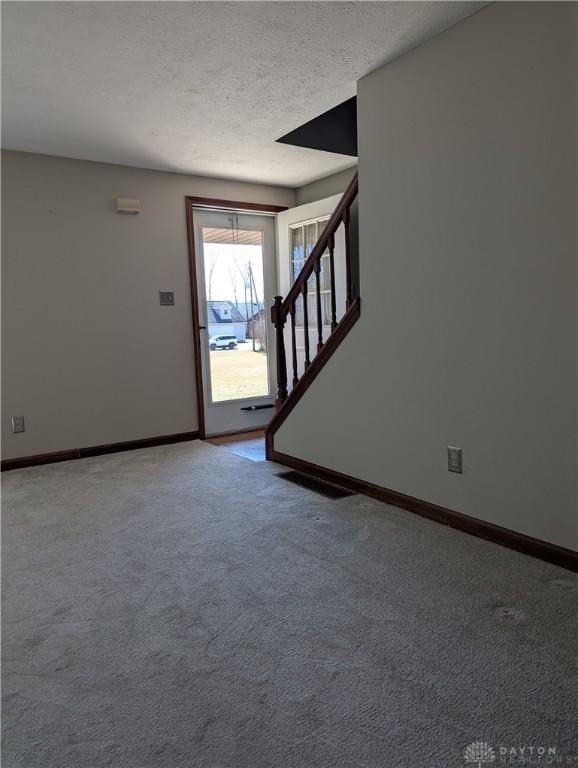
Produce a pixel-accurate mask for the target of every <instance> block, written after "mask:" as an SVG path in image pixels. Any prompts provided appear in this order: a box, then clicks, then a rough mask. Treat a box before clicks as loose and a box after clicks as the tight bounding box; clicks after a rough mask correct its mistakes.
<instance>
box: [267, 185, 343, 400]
mask: <svg viewBox="0 0 578 768" xmlns="http://www.w3.org/2000/svg"><path fill="white" fill-rule="evenodd" d="M357 191H358V182H357V173H356V174H355V176H354V177H353V179H352V180H351V182H350V184H349V186H348V187H347V189H346V190H345V192H344V194H343V197H342V198H341V200H340V201H339V203H338V205H337V207H336V209H335V211H334V212H333V214H332V215H331V218H330V219H329V221H328V223H327V226H326V227H325V229H324V230H323V232H322V234H321V236H320V237H319V239H318V241H317V243H316V244H315V246H314V248H313V250H312V251H311V254H310V255H309V257H308V258H307V260H306V262H305V264H304V265H303V268H302V270H301V272H300V273H299V275H298V276H297V278H296V279H295V282H294V283H293V285H292V286H291V289H290V290H289V293H288V294H287V296H286V297H285V298H283V297H282V296H275V299H274V304H273V306H272V307H271V320H272V322H273V324H274V326H275V334H276V341H277V400H276V407H277V410H279V409H280V408H281V406H282V405H283V403H284V402H285V400H286V399H287V397H288V394H289V393H288V390H287V355H286V351H285V332H284V329H285V325H286V323H287V319H288V318H290V323H291V358H292V371H293V387H295V386H296V385H297V384H298V383H299V379H300V376H299V372H298V360H297V342H296V336H295V330H296V314H297V301H298V300H299V298H302V300H303V342H304V352H305V362H304V366H305V371H306V370H307V369H308V368H309V366H310V365H311V350H310V346H311V344H310V339H309V304H308V293H309V286H308V283H309V279H310V278H311V276H312V275H315V295H316V300H315V310H316V311H315V315H316V317H315V321H316V323H317V353H319V352H320V351H321V349H322V348H323V346H324V344H325V342H326V341H327V339H324V338H323V310H322V303H321V302H322V299H321V259H322V257H323V256H324V255H325V253H326V252H327V251H329V271H330V275H329V278H330V296H331V305H330V306H331V323H330V327H331V333H333V331H334V330H335V329H336V327H337V325H338V321H337V297H336V295H335V233H336V232H337V230H338V228H339V227H340V226H341V224H343V226H344V229H345V286H346V297H345V306H346V310H347V309H349V307H350V305H351V303H352V301H353V298H354V297H353V285H352V274H351V236H350V223H351V206H352V205H353V203H354V202H355V199H356V197H357ZM331 333H330V335H331ZM328 338H329V337H328Z"/></svg>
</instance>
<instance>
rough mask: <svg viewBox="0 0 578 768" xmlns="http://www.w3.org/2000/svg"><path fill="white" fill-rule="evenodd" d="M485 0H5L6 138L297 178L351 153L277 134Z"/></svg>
mask: <svg viewBox="0 0 578 768" xmlns="http://www.w3.org/2000/svg"><path fill="white" fill-rule="evenodd" d="M481 5H483V3H468V2H431V3H430V2H353V3H342V2H136V3H134V2H3V3H2V64H3V69H2V91H3V93H2V96H3V103H2V107H3V110H2V112H3V114H2V120H3V124H2V133H3V146H4V147H6V148H10V149H18V150H23V151H28V152H41V153H45V154H50V155H62V156H65V157H76V158H84V159H88V160H100V161H103V162H111V163H119V164H122V165H134V166H138V167H143V168H155V169H159V170H168V171H179V172H184V173H195V174H202V175H207V176H220V177H225V178H232V179H245V180H249V181H259V182H266V183H273V184H282V185H286V186H291V187H295V186H299V185H301V184H304V183H307V182H309V181H313V180H315V179H317V178H320V177H322V176H325V175H327V174H329V173H332V172H335V171H338V170H341V169H342V168H346V167H348V166H350V165H351V164H352V159H351V158H348V157H344V156H342V155H334V154H330V153H325V152H317V151H314V150H309V149H301V148H297V147H291V146H284V145H282V144H276V143H275V139H277V138H279V137H280V136H283V135H284V134H286V133H287V132H289V131H291V130H293V129H294V128H296V127H297V126H299V125H301V124H302V123H304V122H306V121H307V120H310V119H311V118H313V117H315V116H317V115H318V114H320V113H321V112H324V111H325V110H327V109H329V108H330V107H333V106H335V105H336V104H339V103H340V102H342V101H345V99H348V98H349V97H351V96H353V95H354V94H355V90H356V85H355V84H356V81H357V80H358V79H359V78H360V77H362V76H363V75H365V74H367V73H368V72H370V71H371V70H373V69H375V68H376V67H378V66H380V65H381V64H383V63H385V62H386V61H389V60H391V59H393V58H395V57H396V56H399V55H400V54H401V53H403V52H404V51H406V50H409V49H410V48H412V47H414V46H415V45H417V44H419V43H421V42H423V41H424V40H426V39H428V38H430V37H432V36H433V35H434V34H436V33H438V32H440V31H441V30H443V29H445V28H447V27H448V26H451V25H452V24H453V23H455V22H457V21H459V20H460V19H462V18H464V17H465V16H467V15H469V14H470V13H472V12H474V11H475V10H477V9H478V8H479V7H480V6H481Z"/></svg>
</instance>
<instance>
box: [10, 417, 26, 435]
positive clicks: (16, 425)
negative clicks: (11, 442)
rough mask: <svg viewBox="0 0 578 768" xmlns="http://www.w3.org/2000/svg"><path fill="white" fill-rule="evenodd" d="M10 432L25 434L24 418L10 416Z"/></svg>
mask: <svg viewBox="0 0 578 768" xmlns="http://www.w3.org/2000/svg"><path fill="white" fill-rule="evenodd" d="M12 432H14V433H15V434H16V433H17V432H26V426H25V424H24V416H12Z"/></svg>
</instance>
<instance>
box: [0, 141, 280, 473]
mask: <svg viewBox="0 0 578 768" xmlns="http://www.w3.org/2000/svg"><path fill="white" fill-rule="evenodd" d="M2 193H3V194H2V224H3V227H2V278H3V280H2V291H3V302H2V342H3V344H2V353H3V359H2V363H3V365H2V374H3V381H2V395H3V417H2V438H3V457H4V458H12V457H17V456H27V455H32V454H38V453H46V452H50V451H59V450H66V449H70V448H79V447H85V446H91V445H99V444H105V443H114V442H121V441H125V440H136V439H139V438H145V437H152V436H155V435H166V434H172V433H176V432H186V431H189V430H194V429H196V428H197V417H196V401H195V381H194V370H193V352H192V327H191V306H190V294H189V282H188V281H189V272H188V252H187V239H186V228H185V207H184V197H185V195H187V194H190V195H202V196H206V197H218V198H225V199H226V198H229V199H233V200H243V201H252V202H262V203H273V204H278V205H286V206H292V205H294V192H293V191H292V190H287V189H280V188H275V187H267V186H259V185H252V184H242V183H237V182H227V181H222V180H217V179H204V178H199V177H194V176H184V175H177V174H170V173H159V172H155V171H146V170H140V169H136V168H128V167H124V166H116V165H106V164H102V163H92V162H84V161H79V160H67V159H62V158H55V157H47V156H44V155H33V154H26V153H18V152H4V153H3V154H2ZM118 196H124V197H134V198H138V199H140V201H141V203H142V209H143V210H142V213H140V214H139V215H137V216H127V215H121V214H117V213H116V212H115V211H114V204H113V203H114V199H115V198H116V197H118ZM159 289H165V290H174V291H175V299H176V305H175V306H174V307H161V306H159V300H158V291H159ZM13 414H24V416H25V418H26V430H27V431H26V432H25V433H24V434H19V435H13V434H12V433H11V432H10V428H9V423H10V417H11V416H12V415H13Z"/></svg>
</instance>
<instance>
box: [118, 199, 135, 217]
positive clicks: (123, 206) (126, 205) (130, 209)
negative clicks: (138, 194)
mask: <svg viewBox="0 0 578 768" xmlns="http://www.w3.org/2000/svg"><path fill="white" fill-rule="evenodd" d="M116 210H117V212H118V213H140V200H133V199H132V198H130V197H117V198H116Z"/></svg>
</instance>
